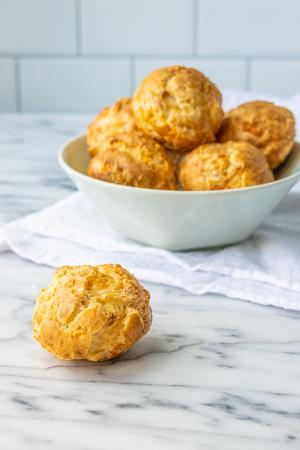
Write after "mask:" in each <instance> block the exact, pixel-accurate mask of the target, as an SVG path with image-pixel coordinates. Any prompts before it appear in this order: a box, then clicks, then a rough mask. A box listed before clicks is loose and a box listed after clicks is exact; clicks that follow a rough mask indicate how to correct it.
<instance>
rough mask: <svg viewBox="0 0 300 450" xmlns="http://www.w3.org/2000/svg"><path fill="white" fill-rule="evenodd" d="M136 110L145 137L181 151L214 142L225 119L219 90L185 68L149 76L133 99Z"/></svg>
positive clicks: (199, 73)
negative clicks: (146, 135) (147, 136)
mask: <svg viewBox="0 0 300 450" xmlns="http://www.w3.org/2000/svg"><path fill="white" fill-rule="evenodd" d="M132 110H133V114H134V117H135V120H136V123H137V126H138V127H139V128H140V129H141V130H142V131H143V132H144V133H145V134H148V135H149V136H151V137H152V138H154V139H157V140H158V141H159V142H161V143H162V144H163V145H164V146H165V147H167V148H169V149H173V150H181V151H187V150H191V149H193V148H195V147H196V146H197V145H199V144H205V143H207V142H214V141H215V134H216V133H217V131H218V129H219V127H220V125H221V121H222V118H223V110H222V96H221V93H220V91H219V90H218V88H217V87H216V86H215V85H214V84H213V83H212V82H211V81H210V80H209V79H208V78H206V76H205V75H203V73H201V72H199V71H198V70H196V69H193V68H188V67H183V66H173V67H164V68H161V69H158V70H156V71H155V72H153V73H151V74H150V75H148V76H147V77H146V78H145V79H144V81H142V83H141V84H140V86H139V87H138V89H137V91H136V92H135V94H134V96H133V99H132Z"/></svg>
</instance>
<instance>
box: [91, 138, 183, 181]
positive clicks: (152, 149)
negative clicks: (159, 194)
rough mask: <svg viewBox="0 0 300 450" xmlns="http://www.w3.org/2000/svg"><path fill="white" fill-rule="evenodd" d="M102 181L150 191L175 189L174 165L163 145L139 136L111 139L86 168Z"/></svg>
mask: <svg viewBox="0 0 300 450" xmlns="http://www.w3.org/2000/svg"><path fill="white" fill-rule="evenodd" d="M87 174H88V175H89V176H91V177H93V178H98V179H99V180H104V181H109V182H111V183H117V184H124V185H127V186H134V187H141V188H149V189H176V177H175V167H174V163H173V161H172V160H171V158H170V157H169V155H168V154H167V152H166V150H165V149H164V147H163V146H162V145H160V144H159V143H158V142H156V141H154V140H153V139H151V138H149V137H147V136H143V135H141V134H138V133H131V134H128V133H124V134H118V135H115V136H111V137H108V138H107V139H106V140H105V141H103V143H102V145H101V150H100V151H99V152H98V154H97V155H96V156H94V157H93V158H92V159H91V160H90V162H89V164H88V167H87Z"/></svg>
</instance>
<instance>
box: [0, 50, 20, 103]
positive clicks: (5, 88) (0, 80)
mask: <svg viewBox="0 0 300 450" xmlns="http://www.w3.org/2000/svg"><path fill="white" fill-rule="evenodd" d="M15 110H16V89H15V71H14V61H13V60H11V59H0V111H15Z"/></svg>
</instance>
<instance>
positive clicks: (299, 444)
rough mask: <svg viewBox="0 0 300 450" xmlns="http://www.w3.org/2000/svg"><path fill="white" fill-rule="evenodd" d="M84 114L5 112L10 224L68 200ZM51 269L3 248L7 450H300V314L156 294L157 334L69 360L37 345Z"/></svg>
mask: <svg viewBox="0 0 300 450" xmlns="http://www.w3.org/2000/svg"><path fill="white" fill-rule="evenodd" d="M87 120H88V118H87V117H83V116H69V117H66V116H49V115H47V116H46V115H43V116H39V115H37V116H9V115H6V116H0V152H1V154H0V158H1V168H2V170H1V179H0V196H1V204H0V208H1V209H0V223H5V222H7V221H8V220H12V219H15V218H17V217H20V216H22V215H24V214H26V213H29V212H31V211H34V210H37V209H39V208H41V207H43V206H45V205H47V204H49V203H51V202H54V201H55V200H56V199H58V198H61V197H63V196H64V195H67V194H68V193H69V192H70V191H71V189H72V187H71V185H70V184H69V182H68V181H67V180H66V178H65V177H64V175H63V174H62V172H61V171H60V169H59V168H58V165H57V163H56V154H57V150H58V147H59V146H60V145H61V144H62V142H63V141H65V140H66V139H68V138H69V137H71V136H72V135H74V134H77V133H79V132H81V131H82V130H83V129H84V126H85V123H86V121H87ZM51 272H52V269H49V268H47V267H44V266H37V265H34V264H32V263H30V262H28V261H25V260H21V259H20V258H18V257H16V256H15V255H13V254H11V253H4V254H0V274H1V275H0V383H1V384H0V449H1V450H2V449H3V450H27V449H30V450H44V449H45V450H48V449H49V450H63V449H66V450H73V449H74V450H94V449H101V450H102V449H103V450H123V449H124V450H125V449H126V450H127V449H129V448H130V449H143V450H144V449H145V450H148V449H149V450H152V449H154V450H156V449H158V450H165V449H167V450H168V449H174V450H177V449H178V450H179V449H187V450H190V449H191V450H193V449H202V450H206V449H207V450H210V449H213V450H221V449H222V450H240V449H243V450H260V449H263V450H269V449H274V450H275V449H276V450H277V449H278V450H279V449H281V450H282V449H284V450H285V449H287V450H288V449H299V448H300V314H297V313H295V312H289V311H283V310H280V309H275V308H267V307H261V306H257V305H253V304H247V303H242V302H238V301H236V300H235V301H231V300H230V299H225V298H222V297H217V296H202V297H196V296H191V295H187V294H186V293H185V292H182V291H179V290H176V289H170V288H167V287H163V286H157V285H147V288H148V289H149V290H150V291H151V295H152V306H153V313H154V322H153V326H152V329H151V331H150V332H149V334H148V335H147V336H146V337H145V338H144V339H142V340H141V341H140V342H139V343H138V344H137V345H136V346H135V347H134V348H133V349H132V350H130V351H129V352H128V353H127V354H126V355H124V356H123V357H121V358H120V359H118V360H115V361H112V362H108V363H105V364H94V363H85V362H63V361H59V360H56V359H54V358H53V357H52V356H51V355H49V354H47V353H46V352H45V351H44V350H43V349H41V348H40V347H39V345H38V344H37V343H36V342H35V341H34V340H33V338H32V332H31V316H32V312H33V308H34V301H35V296H36V293H37V292H38V290H39V289H40V287H42V286H44V285H46V284H47V283H48V282H49V279H50V276H51Z"/></svg>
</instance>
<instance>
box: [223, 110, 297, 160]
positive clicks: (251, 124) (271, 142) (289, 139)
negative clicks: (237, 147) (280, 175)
mask: <svg viewBox="0 0 300 450" xmlns="http://www.w3.org/2000/svg"><path fill="white" fill-rule="evenodd" d="M218 139H219V141H220V142H226V141H245V142H249V143H250V144H253V145H255V146H256V147H258V148H261V149H262V150H263V152H264V154H265V156H266V158H267V161H268V163H269V166H270V168H271V169H275V168H276V167H278V166H279V165H280V164H281V163H282V162H283V161H284V160H285V159H286V157H287V155H288V154H289V152H290V151H291V149H292V147H293V144H294V140H295V119H294V116H293V114H292V113H291V112H290V111H289V110H288V109H286V108H283V107H280V106H276V105H274V104H273V103H270V102H264V101H254V102H248V103H244V104H242V105H240V106H238V107H237V108H234V109H232V110H230V111H228V113H227V114H226V115H225V118H224V121H223V123H222V125H221V129H220V131H219V134H218Z"/></svg>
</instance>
